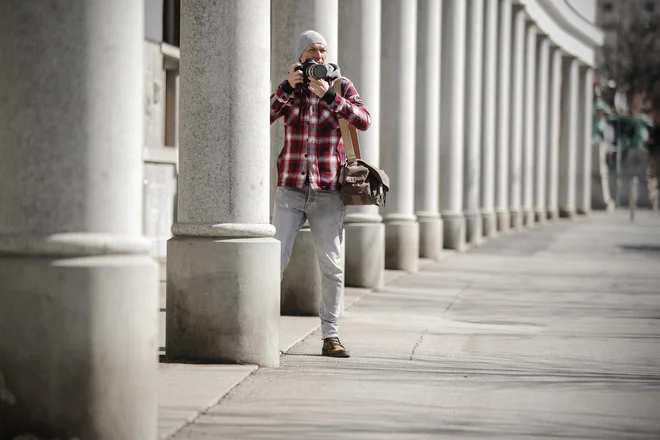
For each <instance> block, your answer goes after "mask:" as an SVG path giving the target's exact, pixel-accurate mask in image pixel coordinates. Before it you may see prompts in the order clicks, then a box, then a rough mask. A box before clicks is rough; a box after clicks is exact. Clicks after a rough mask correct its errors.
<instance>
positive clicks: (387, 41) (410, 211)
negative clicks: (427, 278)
mask: <svg viewBox="0 0 660 440" xmlns="http://www.w3.org/2000/svg"><path fill="white" fill-rule="evenodd" d="M382 5H383V6H382V8H383V9H382V22H381V26H382V29H383V32H382V36H381V45H382V46H381V57H382V60H381V106H382V108H384V109H387V110H388V111H386V112H382V113H381V125H380V139H381V146H382V149H381V152H380V154H381V155H380V159H381V164H382V168H383V169H384V170H385V171H386V172H387V173H388V174H389V176H390V179H391V181H392V183H393V184H392V189H391V190H390V192H389V193H388V196H387V206H386V207H385V208H383V210H382V212H383V214H384V215H383V219H384V222H385V268H386V269H398V270H405V271H408V272H417V270H418V268H419V225H418V223H417V221H416V217H415V213H414V200H415V196H414V190H415V177H414V175H415V148H414V147H415V131H414V130H415V91H416V87H415V69H416V61H417V60H416V56H415V54H416V49H417V39H416V36H417V2H415V1H410V0H388V1H386V2H383V3H382Z"/></svg>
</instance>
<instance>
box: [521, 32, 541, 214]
mask: <svg viewBox="0 0 660 440" xmlns="http://www.w3.org/2000/svg"><path fill="white" fill-rule="evenodd" d="M536 33H537V28H536V26H535V25H534V24H533V23H528V25H527V37H526V41H525V46H526V49H527V50H526V55H525V113H524V117H523V121H524V122H523V124H524V134H525V137H524V143H523V172H522V174H523V185H522V195H523V200H522V211H523V220H524V224H525V226H527V227H532V226H534V223H535V221H534V164H535V157H536V152H535V150H536V148H537V144H536V102H537V100H538V89H537V84H536V68H537V66H536Z"/></svg>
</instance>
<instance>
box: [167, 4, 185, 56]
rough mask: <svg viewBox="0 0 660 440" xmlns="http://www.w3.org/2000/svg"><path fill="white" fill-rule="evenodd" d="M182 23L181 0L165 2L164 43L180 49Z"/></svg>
mask: <svg viewBox="0 0 660 440" xmlns="http://www.w3.org/2000/svg"><path fill="white" fill-rule="evenodd" d="M180 23H181V0H164V5H163V41H164V42H165V43H167V44H171V45H172V46H176V47H179V36H180V34H181V32H180V26H179V25H180Z"/></svg>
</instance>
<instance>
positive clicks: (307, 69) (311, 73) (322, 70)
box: [296, 58, 329, 88]
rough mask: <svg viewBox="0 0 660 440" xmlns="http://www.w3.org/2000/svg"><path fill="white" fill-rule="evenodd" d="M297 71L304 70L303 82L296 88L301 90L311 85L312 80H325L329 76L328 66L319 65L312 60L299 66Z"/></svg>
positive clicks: (308, 59) (307, 60) (309, 59)
mask: <svg viewBox="0 0 660 440" xmlns="http://www.w3.org/2000/svg"><path fill="white" fill-rule="evenodd" d="M296 70H302V73H303V82H302V83H298V84H296V88H301V87H304V86H307V85H309V83H310V81H311V78H314V79H323V78H325V77H326V76H328V71H329V69H328V66H327V65H326V64H321V63H317V62H316V61H314V60H313V59H311V58H307V59H306V60H305V62H304V63H302V65H300V66H298V67H297V68H296Z"/></svg>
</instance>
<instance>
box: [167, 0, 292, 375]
mask: <svg viewBox="0 0 660 440" xmlns="http://www.w3.org/2000/svg"><path fill="white" fill-rule="evenodd" d="M268 8H269V2H268V0H243V1H241V2H207V1H206V0H189V1H186V2H182V4H181V67H180V77H181V79H180V84H181V115H180V121H181V133H180V146H179V183H178V194H179V197H178V218H177V222H176V223H175V224H174V225H173V226H172V233H173V234H174V237H173V238H171V239H170V240H169V242H168V246H167V332H166V335H167V336H166V353H167V356H168V357H170V358H173V359H177V358H183V359H191V360H198V361H205V362H214V363H223V362H229V363H250V364H257V365H261V366H266V367H269V366H270V367H274V366H278V365H279V346H278V328H279V308H280V298H279V280H280V268H279V261H280V244H279V242H278V241H277V240H275V239H274V238H272V237H273V235H274V233H275V228H274V227H273V226H272V225H270V224H269V213H268V167H269V151H268V148H266V146H267V145H268V134H269V132H268V130H269V129H268V113H269V99H268V97H269V95H270V90H269V84H268V73H267V72H265V71H264V70H263V69H255V68H254V61H255V60H259V61H261V62H263V63H267V62H268V60H269V53H270V52H269V46H268V41H269V37H268V36H269V31H270V23H269V21H268V17H269V12H268ZM239 36H240V38H239ZM234 78H240V79H241V80H240V81H235V80H233V79H234ZM209 84H213V87H209Z"/></svg>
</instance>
